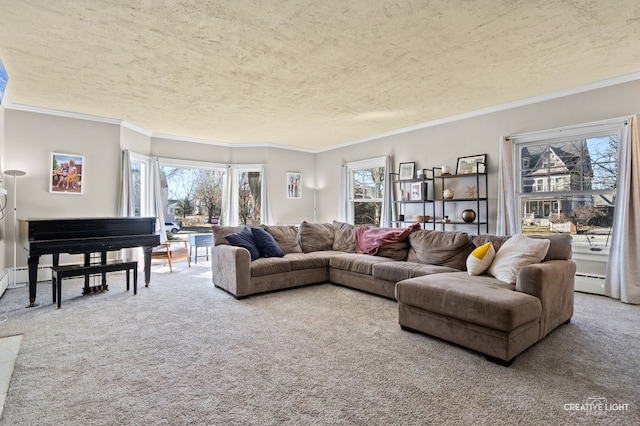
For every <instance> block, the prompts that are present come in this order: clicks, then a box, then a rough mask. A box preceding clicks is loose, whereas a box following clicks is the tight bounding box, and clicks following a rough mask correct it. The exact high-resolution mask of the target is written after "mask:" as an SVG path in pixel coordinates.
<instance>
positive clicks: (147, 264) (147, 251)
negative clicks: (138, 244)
mask: <svg viewBox="0 0 640 426" xmlns="http://www.w3.org/2000/svg"><path fill="white" fill-rule="evenodd" d="M152 249H153V247H142V253H143V254H144V286H145V287H149V283H150V282H151V250H152Z"/></svg>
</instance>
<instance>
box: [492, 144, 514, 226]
mask: <svg viewBox="0 0 640 426" xmlns="http://www.w3.org/2000/svg"><path fill="white" fill-rule="evenodd" d="M514 170H515V169H514V168H513V142H512V141H511V138H509V137H503V138H502V139H501V140H500V165H499V166H498V212H497V216H498V217H497V220H496V234H497V235H514V234H516V233H517V232H518V228H517V217H516V209H514V208H513V206H515V205H516V201H515V195H516V188H515V179H514V175H513V173H514Z"/></svg>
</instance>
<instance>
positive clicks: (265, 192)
mask: <svg viewBox="0 0 640 426" xmlns="http://www.w3.org/2000/svg"><path fill="white" fill-rule="evenodd" d="M261 173H262V212H261V214H262V223H264V224H265V225H273V217H272V215H271V204H270V203H269V179H268V176H269V175H268V173H267V166H266V165H265V164H263V165H262V167H261Z"/></svg>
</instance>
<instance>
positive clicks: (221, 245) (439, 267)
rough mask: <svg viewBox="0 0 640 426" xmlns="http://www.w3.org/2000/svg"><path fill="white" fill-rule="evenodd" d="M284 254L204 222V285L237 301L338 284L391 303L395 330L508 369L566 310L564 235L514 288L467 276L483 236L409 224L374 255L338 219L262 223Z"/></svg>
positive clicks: (569, 281)
mask: <svg viewBox="0 0 640 426" xmlns="http://www.w3.org/2000/svg"><path fill="white" fill-rule="evenodd" d="M262 228H263V229H264V230H266V231H267V232H268V233H269V234H271V235H272V236H273V237H274V240H275V241H276V242H277V244H278V246H279V247H280V248H281V249H282V250H283V252H284V253H285V256H284V257H270V258H259V259H256V260H254V261H253V262H252V261H251V260H250V256H249V252H248V251H247V250H246V249H244V248H241V247H236V246H231V245H229V244H228V243H227V241H226V240H225V238H224V237H225V236H226V235H228V234H230V233H235V232H239V231H240V230H241V229H242V228H241V227H224V226H213V227H212V229H213V234H214V248H213V249H212V281H213V283H214V285H215V286H216V287H219V288H221V289H224V290H226V291H227V292H229V293H231V294H232V295H233V296H235V297H236V298H243V297H247V296H250V295H252V294H257V293H263V292H268V291H273V290H282V289H286V288H291V287H298V286H301V285H306V284H316V283H326V282H331V283H333V284H339V285H343V286H346V287H350V288H355V289H359V290H363V291H366V292H369V293H373V294H377V295H380V296H384V297H388V298H393V299H395V300H397V301H398V309H399V323H400V325H401V327H402V328H403V329H404V330H407V331H420V332H424V333H427V334H430V335H432V336H435V337H438V338H442V339H444V340H447V341H450V342H453V343H456V344H459V345H461V346H465V347H468V348H471V349H473V350H476V351H478V352H481V353H483V354H485V355H487V357H488V359H490V360H492V361H495V362H499V363H502V364H506V365H508V364H509V363H510V362H511V361H512V360H513V359H514V357H515V356H517V355H518V354H520V353H521V352H522V351H524V350H525V349H527V348H528V347H530V346H531V345H533V344H534V343H536V342H538V341H539V340H541V339H542V338H543V337H545V336H546V335H547V334H548V333H549V332H551V331H552V330H553V329H554V328H556V327H558V326H559V325H561V324H563V323H566V322H568V321H569V320H570V319H571V316H572V315H573V291H574V274H575V262H574V261H573V260H572V259H571V237H570V236H569V235H553V236H550V237H539V238H546V239H549V240H550V243H549V249H548V251H547V254H546V256H545V257H544V259H543V260H542V261H541V262H539V263H535V264H531V265H528V266H525V267H523V268H522V269H520V270H519V272H518V274H517V279H516V282H515V284H513V283H506V282H504V281H500V280H498V279H497V278H494V277H493V276H490V275H478V276H471V275H470V274H469V273H468V272H467V271H466V259H467V257H468V256H469V254H470V253H471V252H472V251H473V250H474V249H475V248H476V247H478V246H480V245H482V244H484V243H486V242H488V241H490V242H491V243H492V244H493V246H494V247H495V249H496V250H498V251H499V249H500V247H501V246H502V245H503V244H504V243H505V242H506V241H507V240H508V239H509V237H498V236H494V235H479V236H471V235H469V234H467V233H464V232H445V231H430V230H418V231H414V232H412V233H411V234H410V235H409V237H408V238H407V239H406V240H404V241H402V242H399V243H394V244H390V245H387V246H383V247H381V249H380V250H379V251H378V253H377V254H376V255H375V256H372V255H367V254H359V253H356V249H355V240H354V227H353V226H352V225H349V224H345V223H341V222H333V223H331V224H329V223H323V224H310V223H307V222H302V223H301V224H300V225H299V226H284V225H283V226H262Z"/></svg>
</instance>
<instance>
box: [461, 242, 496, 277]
mask: <svg viewBox="0 0 640 426" xmlns="http://www.w3.org/2000/svg"><path fill="white" fill-rule="evenodd" d="M494 257H496V249H494V248H493V244H491V242H488V243H486V244H483V245H481V246H480V247H478V248H477V249H475V250H474V251H472V252H471V254H470V255H469V257H467V272H468V273H469V275H481V274H482V273H484V271H486V270H487V269H489V266H491V262H493V258H494Z"/></svg>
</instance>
